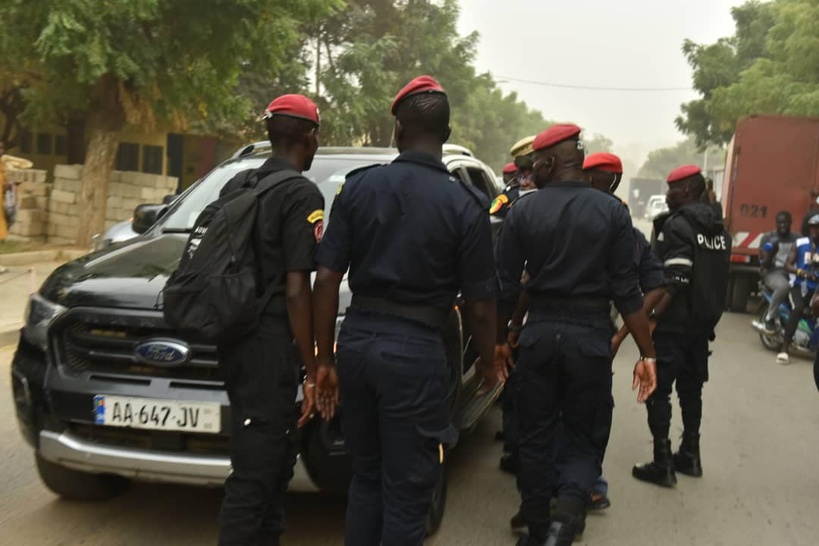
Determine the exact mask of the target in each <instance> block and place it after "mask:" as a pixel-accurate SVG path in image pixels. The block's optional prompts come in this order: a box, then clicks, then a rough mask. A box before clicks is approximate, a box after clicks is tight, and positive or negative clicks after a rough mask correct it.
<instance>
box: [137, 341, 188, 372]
mask: <svg viewBox="0 0 819 546" xmlns="http://www.w3.org/2000/svg"><path fill="white" fill-rule="evenodd" d="M134 352H135V353H136V356H137V359H138V360H139V361H140V362H143V363H145V364H151V365H153V366H161V367H165V368H172V367H174V366H181V365H182V364H184V363H186V362H187V361H188V356H189V355H190V352H191V350H190V348H189V347H188V346H187V345H185V344H184V343H183V342H181V341H176V340H173V339H149V340H148V341H143V342H142V343H140V344H139V345H137V346H136V347H135V348H134Z"/></svg>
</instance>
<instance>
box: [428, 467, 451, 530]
mask: <svg viewBox="0 0 819 546" xmlns="http://www.w3.org/2000/svg"><path fill="white" fill-rule="evenodd" d="M446 491H447V463H446V459H445V460H444V464H443V465H442V466H441V475H440V476H439V478H438V483H437V484H435V492H434V493H433V495H432V504H430V507H429V515H428V516H427V536H430V535H433V534H435V533H436V532H437V531H438V529H439V528H440V527H441V522H442V521H444V510H445V509H446Z"/></svg>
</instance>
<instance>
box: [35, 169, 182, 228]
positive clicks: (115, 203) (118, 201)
mask: <svg viewBox="0 0 819 546" xmlns="http://www.w3.org/2000/svg"><path fill="white" fill-rule="evenodd" d="M82 170H83V168H82V165H57V166H56V167H55V168H54V186H53V188H52V191H51V196H50V199H49V202H48V231H47V235H48V242H49V243H53V244H74V241H75V239H76V236H77V230H78V229H79V226H80V216H79V209H80V206H79V203H80V195H79V193H80V181H81V179H82ZM176 184H177V179H176V178H174V177H170V176H162V175H155V174H143V173H137V172H130V171H129V172H121V171H114V172H112V173H111V179H110V182H109V185H108V203H107V207H106V214H105V227H106V229H107V228H109V227H111V226H112V225H113V224H116V223H117V222H122V221H123V220H128V219H129V218H131V215H132V213H133V211H134V208H136V206H137V205H140V204H142V203H161V202H162V198H163V197H165V196H166V195H168V194H173V193H174V191H175V190H176Z"/></svg>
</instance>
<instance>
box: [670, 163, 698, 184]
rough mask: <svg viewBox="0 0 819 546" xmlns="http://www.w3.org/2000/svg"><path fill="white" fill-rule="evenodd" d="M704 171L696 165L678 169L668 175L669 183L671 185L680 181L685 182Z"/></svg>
mask: <svg viewBox="0 0 819 546" xmlns="http://www.w3.org/2000/svg"><path fill="white" fill-rule="evenodd" d="M701 172H702V171H701V170H700V168H699V167H697V166H696V165H683V166H682V167H677V168H676V169H674V170H673V171H671V174H669V175H668V180H667V182H668V183H669V184H671V183H672V182H678V181H680V180H685V179H686V178H688V177H689V176H694V175H695V174H700V173H701Z"/></svg>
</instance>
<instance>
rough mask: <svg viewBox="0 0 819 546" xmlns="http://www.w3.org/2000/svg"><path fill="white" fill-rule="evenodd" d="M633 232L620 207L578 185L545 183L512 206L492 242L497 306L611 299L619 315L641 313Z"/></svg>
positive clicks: (609, 198)
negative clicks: (524, 295)
mask: <svg viewBox="0 0 819 546" xmlns="http://www.w3.org/2000/svg"><path fill="white" fill-rule="evenodd" d="M635 248H636V243H635V240H634V229H633V227H632V225H631V218H630V217H629V215H628V212H627V211H626V208H625V207H623V204H622V203H621V202H620V201H619V200H617V199H615V198H613V197H612V196H611V195H608V194H606V193H604V192H601V191H599V190H596V189H593V188H592V187H591V186H589V185H588V184H586V183H584V182H553V183H550V184H547V185H546V187H544V188H543V189H541V190H539V191H537V192H535V193H532V194H530V195H527V196H526V197H525V198H523V199H518V201H517V202H516V203H515V206H514V207H512V208H511V209H510V210H509V214H508V215H507V217H506V220H505V222H504V226H503V230H502V231H501V234H500V238H499V240H498V249H497V251H498V252H497V261H498V275H499V279H500V283H501V290H502V295H503V298H504V300H506V301H507V303H509V302H510V300H511V301H514V300H515V299H516V298H517V295H518V293H519V292H520V290H521V284H520V279H521V274H522V272H523V268H524V264H525V266H526V271H527V273H528V274H529V277H530V280H529V281H528V282H527V284H526V289H527V291H529V292H531V293H532V294H533V295H534V296H536V297H538V296H541V297H543V296H545V297H549V296H552V297H556V298H569V297H578V298H583V297H586V298H608V299H614V303H615V305H616V306H617V309H618V311H620V313H622V314H629V313H633V312H634V311H638V310H639V309H640V308H641V307H642V306H643V300H642V296H641V294H640V287H639V284H638V281H639V277H638V271H637V265H636V263H635V261H636V260H635Z"/></svg>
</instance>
